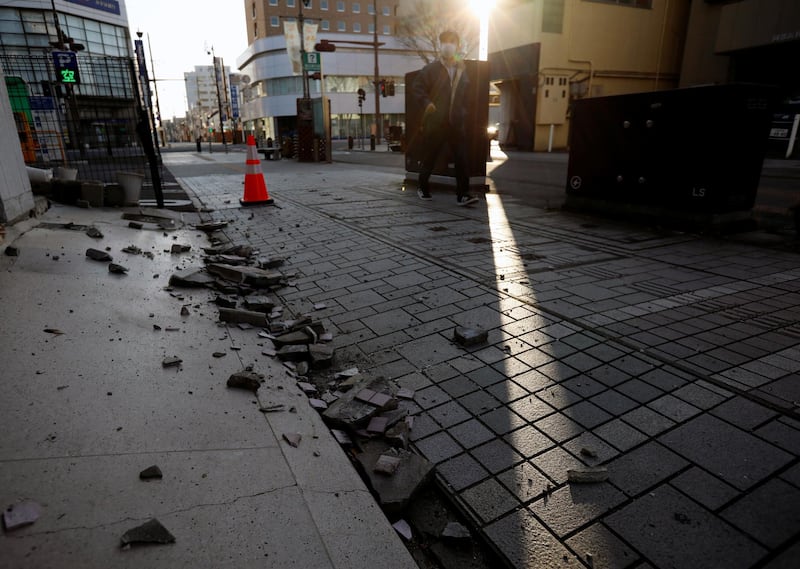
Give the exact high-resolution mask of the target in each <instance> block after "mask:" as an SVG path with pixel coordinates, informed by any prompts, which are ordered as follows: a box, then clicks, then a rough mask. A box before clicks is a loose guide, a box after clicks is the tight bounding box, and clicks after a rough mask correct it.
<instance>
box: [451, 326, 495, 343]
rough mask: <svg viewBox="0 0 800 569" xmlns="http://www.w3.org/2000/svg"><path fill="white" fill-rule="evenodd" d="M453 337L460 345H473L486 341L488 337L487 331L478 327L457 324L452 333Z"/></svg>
mask: <svg viewBox="0 0 800 569" xmlns="http://www.w3.org/2000/svg"><path fill="white" fill-rule="evenodd" d="M453 339H454V340H455V341H456V342H458V343H459V344H461V345H462V346H475V345H477V344H483V343H484V342H486V341H487V340H488V339H489V332H487V331H486V330H481V329H480V328H465V327H463V326H458V327H457V328H456V329H455V331H454V333H453Z"/></svg>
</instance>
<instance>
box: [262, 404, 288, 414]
mask: <svg viewBox="0 0 800 569" xmlns="http://www.w3.org/2000/svg"><path fill="white" fill-rule="evenodd" d="M258 410H259V411H261V412H262V413H277V412H278V411H285V410H286V406H285V405H284V404H283V403H276V404H275V405H267V406H266V407H259V408H258Z"/></svg>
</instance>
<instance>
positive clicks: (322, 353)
mask: <svg viewBox="0 0 800 569" xmlns="http://www.w3.org/2000/svg"><path fill="white" fill-rule="evenodd" d="M308 353H309V356H310V357H311V365H312V366H313V367H314V369H323V368H329V367H331V364H333V354H334V349H333V346H330V345H327V344H310V345H309V346H308Z"/></svg>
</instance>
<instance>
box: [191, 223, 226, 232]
mask: <svg viewBox="0 0 800 569" xmlns="http://www.w3.org/2000/svg"><path fill="white" fill-rule="evenodd" d="M227 226H228V222H227V221H214V222H211V223H201V224H200V225H195V226H194V228H195V229H199V230H200V231H205V232H206V233H211V232H212V231H219V230H220V229H222V228H224V227H227Z"/></svg>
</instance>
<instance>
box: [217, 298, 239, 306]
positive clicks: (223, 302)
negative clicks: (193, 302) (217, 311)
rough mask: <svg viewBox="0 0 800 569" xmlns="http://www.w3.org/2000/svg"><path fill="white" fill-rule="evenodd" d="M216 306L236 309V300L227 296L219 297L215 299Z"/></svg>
mask: <svg viewBox="0 0 800 569" xmlns="http://www.w3.org/2000/svg"><path fill="white" fill-rule="evenodd" d="M214 304H216V305H217V306H221V307H223V308H236V304H237V302H236V299H234V298H230V297H227V296H217V297H216V298H215V299H214Z"/></svg>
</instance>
